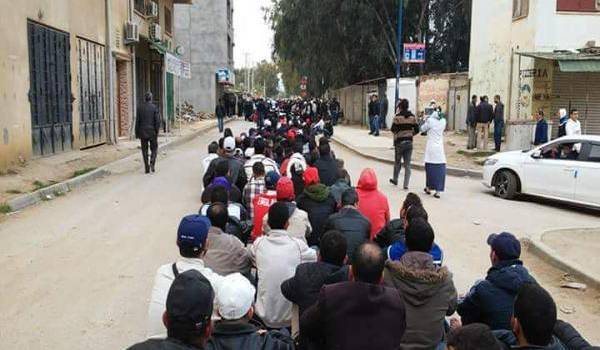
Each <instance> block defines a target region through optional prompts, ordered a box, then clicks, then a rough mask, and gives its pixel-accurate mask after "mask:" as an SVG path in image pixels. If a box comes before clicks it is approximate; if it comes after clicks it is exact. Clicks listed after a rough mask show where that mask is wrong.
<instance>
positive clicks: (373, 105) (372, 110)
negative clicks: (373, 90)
mask: <svg viewBox="0 0 600 350" xmlns="http://www.w3.org/2000/svg"><path fill="white" fill-rule="evenodd" d="M379 106H380V104H379V101H375V102H373V101H371V102H369V117H374V116H376V115H379V114H380V108H379Z"/></svg>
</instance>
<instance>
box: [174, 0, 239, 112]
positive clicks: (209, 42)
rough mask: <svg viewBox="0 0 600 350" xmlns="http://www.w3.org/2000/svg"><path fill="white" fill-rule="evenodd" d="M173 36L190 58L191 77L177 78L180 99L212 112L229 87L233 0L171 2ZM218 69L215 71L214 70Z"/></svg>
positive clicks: (202, 110)
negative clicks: (191, 3)
mask: <svg viewBox="0 0 600 350" xmlns="http://www.w3.org/2000/svg"><path fill="white" fill-rule="evenodd" d="M175 36H176V37H177V45H179V46H181V47H182V48H183V52H184V53H183V59H184V60H185V61H188V62H190V64H191V73H192V78H191V79H189V80H182V81H181V99H182V101H186V102H188V103H190V104H192V105H193V106H194V109H195V110H196V111H200V112H210V113H213V112H214V110H215V105H216V103H217V101H218V99H219V98H221V97H224V96H225V95H228V96H227V97H230V96H229V95H230V94H229V91H230V89H231V88H232V87H233V84H234V77H233V47H234V41H233V38H234V37H233V0H193V5H192V6H179V5H177V6H175ZM217 73H219V74H217Z"/></svg>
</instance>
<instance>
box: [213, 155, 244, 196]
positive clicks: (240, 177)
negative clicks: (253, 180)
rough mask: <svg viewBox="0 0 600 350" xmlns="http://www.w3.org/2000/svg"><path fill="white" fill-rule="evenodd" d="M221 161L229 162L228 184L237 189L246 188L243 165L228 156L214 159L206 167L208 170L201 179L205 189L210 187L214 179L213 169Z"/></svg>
mask: <svg viewBox="0 0 600 350" xmlns="http://www.w3.org/2000/svg"><path fill="white" fill-rule="evenodd" d="M223 160H226V161H228V162H229V174H230V177H229V179H230V180H231V182H230V183H232V184H234V185H236V186H237V188H238V189H240V188H244V187H245V186H246V183H247V182H248V178H247V177H246V172H245V171H244V163H242V161H241V160H239V159H238V158H236V157H234V156H233V155H230V154H225V155H222V156H220V157H219V158H215V159H213V161H212V162H210V165H209V166H208V169H207V170H206V173H205V174H204V177H203V178H202V182H203V183H204V187H205V188H206V187H208V186H209V185H210V183H211V182H212V180H213V178H214V177H215V168H216V166H217V164H218V162H220V161H223Z"/></svg>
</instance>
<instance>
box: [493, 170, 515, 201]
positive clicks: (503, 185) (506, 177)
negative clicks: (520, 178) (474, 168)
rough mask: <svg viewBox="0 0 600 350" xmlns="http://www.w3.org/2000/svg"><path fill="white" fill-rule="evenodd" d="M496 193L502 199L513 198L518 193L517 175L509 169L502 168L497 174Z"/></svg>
mask: <svg viewBox="0 0 600 350" xmlns="http://www.w3.org/2000/svg"><path fill="white" fill-rule="evenodd" d="M494 193H495V194H496V196H498V197H500V198H502V199H513V198H515V195H516V194H517V177H516V176H515V174H513V173H512V172H510V171H508V170H502V171H501V172H499V173H498V175H496V181H495V182H494Z"/></svg>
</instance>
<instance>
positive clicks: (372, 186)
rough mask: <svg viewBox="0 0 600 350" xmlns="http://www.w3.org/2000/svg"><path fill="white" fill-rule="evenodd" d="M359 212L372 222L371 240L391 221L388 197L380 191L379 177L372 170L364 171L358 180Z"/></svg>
mask: <svg viewBox="0 0 600 350" xmlns="http://www.w3.org/2000/svg"><path fill="white" fill-rule="evenodd" d="M356 191H357V192H358V198H359V200H358V210H359V211H360V212H361V213H362V214H363V215H364V216H366V217H367V218H368V219H369V221H371V233H370V236H369V237H370V239H371V240H372V239H374V238H375V235H376V234H377V233H379V231H381V229H382V228H383V227H385V225H387V223H388V222H389V221H390V205H389V203H388V199H387V197H386V196H385V195H384V194H383V193H382V192H381V191H379V189H378V185H377V175H376V174H375V171H374V170H373V169H371V168H367V169H364V170H363V171H362V173H361V174H360V178H359V179H358V186H357V187H356Z"/></svg>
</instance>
